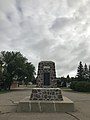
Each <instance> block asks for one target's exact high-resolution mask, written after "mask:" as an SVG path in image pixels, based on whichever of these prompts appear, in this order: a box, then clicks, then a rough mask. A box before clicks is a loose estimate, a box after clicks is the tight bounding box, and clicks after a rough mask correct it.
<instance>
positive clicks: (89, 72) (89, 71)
mask: <svg viewBox="0 0 90 120" xmlns="http://www.w3.org/2000/svg"><path fill="white" fill-rule="evenodd" d="M88 75H89V81H90V65H89V69H88Z"/></svg>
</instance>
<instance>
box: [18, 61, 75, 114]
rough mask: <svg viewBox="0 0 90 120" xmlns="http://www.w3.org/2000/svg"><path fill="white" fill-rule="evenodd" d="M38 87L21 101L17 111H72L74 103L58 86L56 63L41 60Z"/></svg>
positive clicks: (37, 80) (37, 79)
mask: <svg viewBox="0 0 90 120" xmlns="http://www.w3.org/2000/svg"><path fill="white" fill-rule="evenodd" d="M36 85H37V86H36V88H32V91H31V95H30V96H27V97H26V98H24V99H23V100H21V101H19V103H18V106H17V112H72V111H74V103H73V101H71V100H70V99H68V98H67V97H65V96H63V95H62V92H61V89H60V88H57V79H56V71H55V63H54V62H53V61H41V62H39V64H38V72H37V78H36Z"/></svg>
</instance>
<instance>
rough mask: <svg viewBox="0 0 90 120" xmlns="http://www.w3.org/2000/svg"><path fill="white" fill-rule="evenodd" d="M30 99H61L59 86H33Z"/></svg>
mask: <svg viewBox="0 0 90 120" xmlns="http://www.w3.org/2000/svg"><path fill="white" fill-rule="evenodd" d="M30 100H44V101H62V100H63V97H62V94H61V89H60V88H33V89H32V93H31V97H30Z"/></svg>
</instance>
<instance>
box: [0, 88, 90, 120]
mask: <svg viewBox="0 0 90 120" xmlns="http://www.w3.org/2000/svg"><path fill="white" fill-rule="evenodd" d="M30 94H31V90H30V89H26V88H25V89H19V90H18V89H16V90H14V91H12V92H9V93H4V94H0V120H90V94H86V93H74V92H65V91H62V94H63V95H64V96H66V97H68V98H69V99H71V100H73V101H74V104H75V112H72V113H16V112H15V110H16V106H14V105H13V103H12V102H11V101H10V100H13V101H19V100H21V99H23V98H24V97H26V96H28V95H30Z"/></svg>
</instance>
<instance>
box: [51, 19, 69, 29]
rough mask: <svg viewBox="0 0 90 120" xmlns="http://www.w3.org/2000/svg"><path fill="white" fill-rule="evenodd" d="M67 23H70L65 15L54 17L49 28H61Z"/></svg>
mask: <svg viewBox="0 0 90 120" xmlns="http://www.w3.org/2000/svg"><path fill="white" fill-rule="evenodd" d="M68 24H70V18H67V17H60V18H56V19H55V21H54V22H53V25H52V27H51V29H55V30H58V29H59V30H60V29H61V30H62V28H64V27H65V26H67V25H68Z"/></svg>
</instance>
